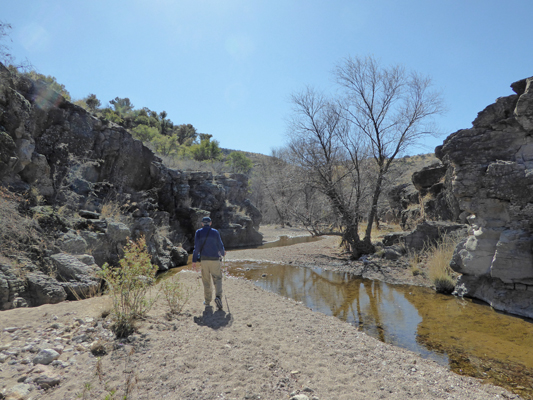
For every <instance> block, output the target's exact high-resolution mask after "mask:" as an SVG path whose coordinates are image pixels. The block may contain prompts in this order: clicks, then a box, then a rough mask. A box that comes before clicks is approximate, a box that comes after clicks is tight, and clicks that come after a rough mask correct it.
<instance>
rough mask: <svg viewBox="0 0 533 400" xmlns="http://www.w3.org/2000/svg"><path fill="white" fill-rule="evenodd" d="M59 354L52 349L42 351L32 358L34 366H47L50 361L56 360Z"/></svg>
mask: <svg viewBox="0 0 533 400" xmlns="http://www.w3.org/2000/svg"><path fill="white" fill-rule="evenodd" d="M59 356H60V354H59V353H58V352H57V351H55V350H52V349H43V350H41V351H40V352H39V353H37V355H36V356H35V357H34V358H33V363H34V364H43V365H48V364H50V363H51V362H52V361H54V360H57V359H58V358H59Z"/></svg>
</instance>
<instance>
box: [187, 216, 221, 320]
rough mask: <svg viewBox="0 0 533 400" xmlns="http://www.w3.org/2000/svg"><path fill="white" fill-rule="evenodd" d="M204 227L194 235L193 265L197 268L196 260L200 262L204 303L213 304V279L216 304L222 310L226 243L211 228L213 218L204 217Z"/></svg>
mask: <svg viewBox="0 0 533 400" xmlns="http://www.w3.org/2000/svg"><path fill="white" fill-rule="evenodd" d="M202 223H203V224H204V226H203V228H201V229H198V230H197V231H196V234H195V235H194V252H193V253H192V267H193V269H194V270H196V262H199V263H200V267H201V271H202V283H203V284H204V298H205V302H204V304H205V305H206V307H207V306H210V305H211V300H212V298H213V292H212V289H211V279H213V283H214V284H215V296H216V297H215V304H216V306H217V309H218V310H222V270H221V263H220V258H221V257H223V256H225V255H226V250H225V249H224V244H223V243H222V239H221V238H220V234H219V233H218V231H217V230H216V229H213V228H211V218H209V217H204V218H202Z"/></svg>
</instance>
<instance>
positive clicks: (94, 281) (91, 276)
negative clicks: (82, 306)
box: [50, 253, 101, 300]
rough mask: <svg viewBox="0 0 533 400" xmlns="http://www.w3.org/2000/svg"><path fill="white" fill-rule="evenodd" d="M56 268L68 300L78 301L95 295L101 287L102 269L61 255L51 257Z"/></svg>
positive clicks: (63, 254)
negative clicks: (100, 276) (100, 271)
mask: <svg viewBox="0 0 533 400" xmlns="http://www.w3.org/2000/svg"><path fill="white" fill-rule="evenodd" d="M50 258H51V260H52V263H53V265H54V267H55V268H56V272H57V277H58V280H60V281H61V282H60V284H61V286H62V287H63V289H64V290H65V292H66V293H67V299H69V300H77V299H78V298H86V297H90V296H91V295H94V294H95V293H96V292H97V291H98V288H99V287H100V283H101V279H100V278H99V277H98V276H97V273H98V271H99V270H100V267H99V266H98V265H96V264H93V265H87V264H84V263H83V262H81V261H80V260H78V258H76V257H75V256H73V255H70V254H65V253H59V254H54V255H52V256H51V257H50Z"/></svg>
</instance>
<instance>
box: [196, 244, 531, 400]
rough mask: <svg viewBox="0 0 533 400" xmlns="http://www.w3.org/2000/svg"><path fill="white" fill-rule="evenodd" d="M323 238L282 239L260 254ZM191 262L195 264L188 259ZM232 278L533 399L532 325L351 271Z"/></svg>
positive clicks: (265, 272) (267, 266) (271, 270)
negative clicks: (280, 247) (273, 248)
mask: <svg viewBox="0 0 533 400" xmlns="http://www.w3.org/2000/svg"><path fill="white" fill-rule="evenodd" d="M314 240H319V239H317V238H311V237H309V236H305V237H297V238H281V239H280V240H278V241H277V242H272V243H266V244H265V245H263V246H261V247H260V248H267V247H276V246H287V245H291V244H296V243H303V242H309V241H314ZM189 262H190V260H189ZM227 267H228V273H229V274H230V275H231V276H235V277H241V278H244V279H248V280H251V281H253V282H254V283H255V284H256V285H258V286H260V287H261V288H263V289H265V290H268V291H271V292H274V293H277V294H279V295H281V296H284V297H288V298H291V299H294V300H296V301H299V302H302V303H303V304H304V305H306V306H307V307H309V308H311V309H312V310H314V311H319V312H322V313H324V314H327V315H332V316H335V317H337V318H339V319H341V320H343V321H346V322H347V323H350V324H352V325H354V326H356V327H357V328H358V329H359V330H361V331H364V332H366V333H367V334H369V335H371V336H373V337H375V338H377V339H379V340H381V341H383V342H385V343H390V344H392V345H395V346H399V347H403V348H406V349H409V350H411V351H414V352H416V353H418V354H420V355H421V356H422V357H424V358H428V359H431V360H434V361H436V362H438V363H439V364H442V365H446V366H449V368H450V369H451V370H452V371H454V372H456V373H458V374H462V375H468V376H473V377H476V378H480V379H483V380H484V381H486V382H491V383H493V384H495V385H499V386H503V387H505V388H507V389H509V390H511V391H513V392H515V393H517V394H520V395H521V396H522V397H523V398H525V399H533V321H531V320H527V319H524V318H519V317H515V316H512V315H508V314H503V313H499V312H496V311H495V310H494V309H492V308H491V307H490V306H488V305H486V304H484V303H480V302H476V301H473V300H471V299H460V298H456V297H453V296H446V295H441V294H438V293H436V292H435V291H434V290H432V289H430V288H425V287H418V286H406V285H390V284H387V283H384V282H381V281H373V280H368V279H362V278H359V277H356V276H354V275H351V274H349V273H346V272H335V271H329V270H323V269H320V268H301V267H294V266H291V265H284V264H273V263H265V262H236V261H232V262H231V263H228V265H227Z"/></svg>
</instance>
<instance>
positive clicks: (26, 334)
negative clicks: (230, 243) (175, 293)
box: [0, 228, 519, 400]
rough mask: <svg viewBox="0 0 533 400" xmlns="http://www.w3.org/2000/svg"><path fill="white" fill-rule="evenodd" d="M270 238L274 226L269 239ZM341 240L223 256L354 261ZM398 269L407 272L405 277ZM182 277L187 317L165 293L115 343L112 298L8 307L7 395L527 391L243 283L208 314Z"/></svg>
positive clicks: (0, 376) (473, 394)
mask: <svg viewBox="0 0 533 400" xmlns="http://www.w3.org/2000/svg"><path fill="white" fill-rule="evenodd" d="M280 234H288V235H291V234H293V233H292V231H287V230H281V231H280ZM274 236H279V235H277V231H276V230H275V229H274V228H273V229H272V231H271V232H268V233H267V234H266V235H265V238H266V239H271V238H273V237H274ZM337 244H338V238H334V237H333V238H326V239H324V240H321V241H318V242H312V243H304V244H299V245H294V246H287V247H282V248H271V249H264V250H239V251H229V252H228V256H227V257H226V259H227V261H228V262H231V260H234V259H256V260H257V259H262V260H268V261H274V262H291V261H292V263H293V264H297V265H303V264H307V265H311V261H312V265H326V264H327V265H329V266H330V267H335V268H339V269H342V268H343V267H345V268H347V267H348V261H347V260H344V259H343V258H342V257H339V256H338V248H337ZM337 264H338V265H337ZM385 268H389V269H391V272H386V271H385V272H382V271H380V272H372V273H380V274H388V275H391V276H392V275H393V274H394V272H393V271H392V270H393V268H392V267H385ZM402 269H403V268H402ZM405 269H407V268H405ZM398 275H399V276H402V275H405V279H408V275H409V273H408V271H407V272H405V273H403V272H402V273H401V274H398ZM411 275H412V274H411ZM175 276H176V277H179V279H180V281H181V282H182V283H183V285H184V286H186V287H188V288H190V291H191V297H190V300H189V302H188V303H187V305H186V306H185V308H184V310H183V312H182V314H181V315H179V316H176V317H173V318H171V319H169V318H167V317H166V312H167V307H166V304H165V303H164V301H163V299H162V298H160V299H159V300H158V301H157V303H156V305H155V306H154V308H153V309H152V310H151V311H150V313H149V315H148V318H146V319H145V320H143V321H140V322H139V329H138V332H137V333H136V334H134V335H132V336H131V337H130V338H128V340H123V341H116V340H112V338H111V336H110V332H109V330H108V329H107V328H108V321H107V320H103V319H102V318H101V315H102V312H103V311H104V310H106V309H109V305H110V304H109V299H108V298H107V297H106V296H103V297H98V298H93V299H88V300H84V301H79V302H65V303H61V304H57V305H45V306H41V307H37V308H32V309H17V310H10V311H4V312H2V313H1V314H0V348H1V349H4V350H3V351H4V353H5V352H10V355H9V356H8V357H6V358H5V359H4V362H2V363H0V392H1V393H3V394H4V396H5V397H7V398H9V397H8V396H9V395H8V393H9V392H14V391H16V390H18V391H19V392H21V393H22V391H24V390H26V391H27V392H24V393H27V396H26V397H25V398H26V399H30V398H31V399H76V398H82V399H105V398H107V399H113V398H116V399H118V398H123V396H124V394H125V393H127V394H128V397H127V398H128V399H150V400H152V399H289V398H294V399H302V400H304V399H319V400H325V399H480V400H481V399H483V400H485V399H502V398H515V399H518V398H519V397H518V396H517V395H514V394H512V393H510V392H508V391H506V390H504V389H502V388H500V387H495V386H491V385H487V384H482V383H481V381H479V380H477V379H473V378H468V377H464V376H459V375H456V374H454V373H453V372H450V371H449V370H448V369H447V368H445V367H443V366H440V365H438V364H436V363H435V362H433V361H428V360H425V359H423V358H421V357H420V356H418V355H417V354H414V353H412V352H409V351H407V350H403V349H400V348H397V347H394V346H391V345H387V344H384V343H382V342H380V341H378V340H377V339H374V338H372V337H369V336H368V335H366V334H364V333H362V332H360V331H358V330H357V328H355V327H353V326H351V325H349V324H347V323H344V322H342V321H340V320H338V319H336V318H334V317H330V316H326V315H323V314H320V313H316V312H313V311H311V310H310V309H308V308H307V307H305V306H303V305H302V304H300V303H297V302H295V301H292V300H290V299H286V298H283V297H281V296H278V295H276V294H273V293H269V292H266V291H263V290H261V289H259V288H257V287H256V286H254V285H253V284H252V283H250V282H247V281H244V280H241V279H236V278H226V279H225V280H224V290H225V297H226V298H227V301H224V310H223V311H216V312H212V311H211V310H206V309H205V308H204V306H203V304H202V301H203V295H202V288H201V283H200V281H199V280H198V279H197V278H198V274H197V273H195V272H191V271H185V270H184V271H181V272H179V273H178V274H176V275H175ZM415 278H416V277H415ZM173 279H175V278H173ZM409 279H411V278H409ZM415 284H416V282H415ZM418 284H421V283H418ZM98 341H100V343H102V344H103V345H104V347H105V349H106V351H107V355H104V356H100V357H99V358H98V357H95V356H94V355H93V354H92V353H91V352H90V351H89V350H90V347H91V346H92V345H93V344H94V343H95V342H98ZM46 348H52V349H53V348H56V349H57V350H58V352H59V353H61V354H60V355H59V358H58V359H57V360H56V361H57V362H55V365H54V366H51V365H47V366H41V365H33V364H32V360H33V358H34V357H35V355H36V354H38V353H37V351H38V350H39V349H46ZM43 376H46V377H48V378H50V379H51V380H50V381H49V382H51V381H53V382H59V384H57V385H55V386H53V387H51V388H49V389H46V390H45V389H39V388H38V386H37V385H36V384H35V383H36V382H41V386H46V385H45V384H42V382H46V380H44V378H42V377H43ZM52 378H53V379H55V381H54V380H53V379H52ZM128 382H129V389H128ZM14 396H15V395H14V394H13V395H12V397H11V398H17V397H14ZM106 396H108V397H106ZM113 396H114V397H113ZM0 398H1V397H0ZM19 398H23V397H19Z"/></svg>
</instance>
